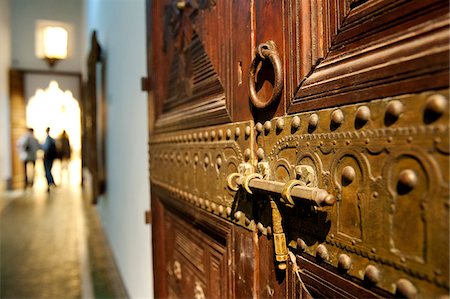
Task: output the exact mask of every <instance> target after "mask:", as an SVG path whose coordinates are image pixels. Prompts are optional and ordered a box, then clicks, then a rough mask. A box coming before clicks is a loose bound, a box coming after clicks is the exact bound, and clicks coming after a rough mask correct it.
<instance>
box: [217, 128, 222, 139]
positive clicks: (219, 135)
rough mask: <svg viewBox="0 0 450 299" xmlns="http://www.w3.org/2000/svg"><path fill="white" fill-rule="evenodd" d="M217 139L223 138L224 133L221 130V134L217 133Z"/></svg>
mask: <svg viewBox="0 0 450 299" xmlns="http://www.w3.org/2000/svg"><path fill="white" fill-rule="evenodd" d="M217 137H219V140H220V139H222V138H223V131H222V130H219V132H218V133H217Z"/></svg>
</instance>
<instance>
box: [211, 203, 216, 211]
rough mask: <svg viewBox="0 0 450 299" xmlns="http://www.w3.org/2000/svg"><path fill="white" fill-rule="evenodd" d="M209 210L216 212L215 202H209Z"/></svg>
mask: <svg viewBox="0 0 450 299" xmlns="http://www.w3.org/2000/svg"><path fill="white" fill-rule="evenodd" d="M211 210H213V212H215V213H217V205H216V204H215V203H213V202H212V203H211Z"/></svg>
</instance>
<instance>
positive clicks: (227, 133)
mask: <svg viewBox="0 0 450 299" xmlns="http://www.w3.org/2000/svg"><path fill="white" fill-rule="evenodd" d="M250 134H251V128H250V126H246V127H245V129H244V137H245V139H248V137H250ZM241 135H242V132H241V128H240V127H236V128H234V130H232V129H226V130H222V129H218V130H208V131H203V132H194V133H186V134H183V135H178V136H168V137H165V138H161V139H159V140H158V141H157V142H158V143H189V142H202V141H204V142H207V141H221V140H238V139H239V138H240V137H241Z"/></svg>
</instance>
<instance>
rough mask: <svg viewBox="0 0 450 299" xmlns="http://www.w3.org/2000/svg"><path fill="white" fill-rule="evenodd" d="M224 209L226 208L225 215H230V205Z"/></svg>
mask: <svg viewBox="0 0 450 299" xmlns="http://www.w3.org/2000/svg"><path fill="white" fill-rule="evenodd" d="M225 210H226V212H227V215H228V216H230V215H231V208H230V207H227V208H226V209H225Z"/></svg>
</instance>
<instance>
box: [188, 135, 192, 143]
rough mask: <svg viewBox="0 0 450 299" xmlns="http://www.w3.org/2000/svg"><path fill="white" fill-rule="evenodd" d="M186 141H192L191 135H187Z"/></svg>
mask: <svg viewBox="0 0 450 299" xmlns="http://www.w3.org/2000/svg"><path fill="white" fill-rule="evenodd" d="M188 141H189V142H190V141H192V134H189V135H188Z"/></svg>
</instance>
